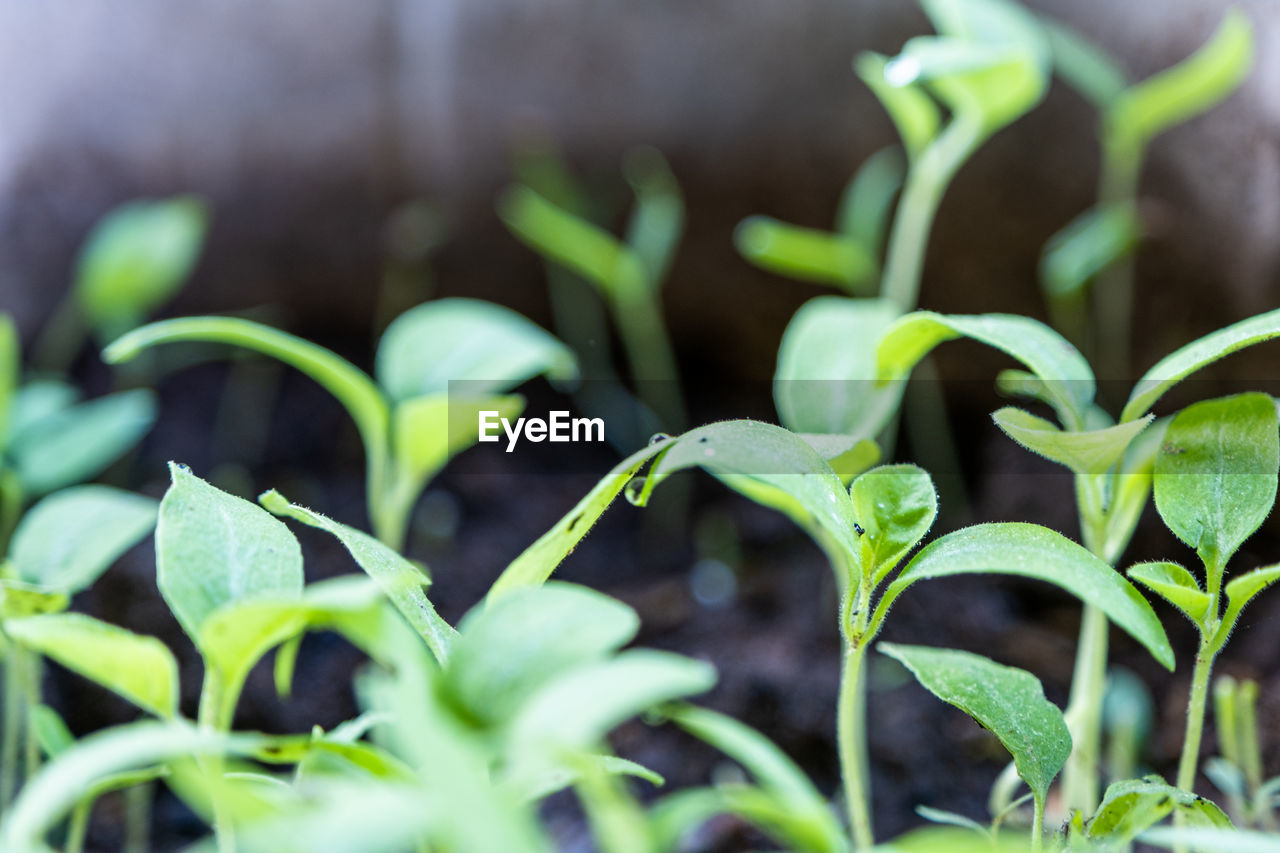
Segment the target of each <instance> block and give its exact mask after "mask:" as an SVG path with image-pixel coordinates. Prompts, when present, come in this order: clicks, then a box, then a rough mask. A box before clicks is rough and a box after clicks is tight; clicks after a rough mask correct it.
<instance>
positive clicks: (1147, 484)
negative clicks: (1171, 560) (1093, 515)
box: [1102, 418, 1170, 564]
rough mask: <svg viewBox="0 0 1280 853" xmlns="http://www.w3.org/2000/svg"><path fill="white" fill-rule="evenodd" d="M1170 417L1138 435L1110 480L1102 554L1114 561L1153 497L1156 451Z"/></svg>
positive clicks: (1158, 421) (1156, 422) (1113, 562)
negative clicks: (1108, 513) (1109, 495)
mask: <svg viewBox="0 0 1280 853" xmlns="http://www.w3.org/2000/svg"><path fill="white" fill-rule="evenodd" d="M1169 420H1170V419H1169V418H1160V419H1158V420H1157V421H1155V422H1154V423H1153V424H1151V426H1149V427H1147V428H1146V429H1145V430H1144V431H1142V432H1141V433H1139V434H1138V437H1137V438H1135V439H1134V440H1133V442H1132V443H1130V445H1129V448H1128V449H1127V450H1126V451H1125V455H1124V459H1122V460H1121V462H1120V469H1119V471H1117V472H1116V474H1115V476H1114V477H1112V480H1111V489H1112V495H1111V506H1112V509H1111V513H1110V515H1109V516H1108V518H1107V529H1106V537H1105V540H1104V543H1103V554H1102V557H1103V559H1104V560H1106V561H1107V562H1109V563H1112V564H1115V563H1116V562H1118V561H1119V559H1120V555H1121V554H1122V553H1123V552H1124V549H1125V548H1126V547H1128V545H1129V540H1130V538H1132V536H1133V531H1134V530H1135V529H1136V528H1137V526H1138V520H1139V519H1140V518H1141V516H1142V511H1143V509H1145V508H1146V506H1147V499H1148V498H1149V497H1151V474H1152V472H1153V471H1154V470H1155V464H1156V454H1157V453H1158V452H1159V450H1160V444H1161V442H1163V441H1164V431H1165V430H1166V429H1167V428H1168V426H1169Z"/></svg>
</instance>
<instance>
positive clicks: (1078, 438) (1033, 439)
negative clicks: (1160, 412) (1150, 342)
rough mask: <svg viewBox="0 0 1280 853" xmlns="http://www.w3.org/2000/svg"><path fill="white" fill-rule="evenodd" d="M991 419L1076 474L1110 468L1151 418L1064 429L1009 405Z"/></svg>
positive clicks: (1030, 446) (1023, 442)
mask: <svg viewBox="0 0 1280 853" xmlns="http://www.w3.org/2000/svg"><path fill="white" fill-rule="evenodd" d="M991 419H992V420H993V421H995V422H996V426H998V427H1000V429H1001V430H1003V431H1004V434H1005V435H1007V436H1009V437H1010V438H1012V439H1013V440H1014V441H1016V442H1018V444H1021V445H1022V446H1023V447H1025V448H1027V449H1028V450H1030V451H1031V452H1033V453H1038V454H1040V455H1041V456H1043V457H1045V458H1046V459H1051V460H1052V461H1054V462H1057V463H1058V464H1059V465H1065V466H1066V467H1067V468H1070V469H1071V470H1072V471H1074V472H1075V473H1077V474H1104V473H1106V472H1107V471H1109V470H1111V467H1112V466H1113V465H1115V464H1116V463H1117V462H1119V461H1120V459H1121V457H1123V456H1124V452H1125V450H1126V449H1128V447H1129V444H1130V443H1131V442H1132V441H1133V440H1134V438H1135V437H1137V435H1138V433H1140V432H1142V430H1144V429H1145V428H1146V427H1147V424H1149V423H1151V421H1152V420H1153V418H1152V416H1150V415H1148V416H1147V417H1145V418H1143V419H1142V420H1137V421H1130V422H1129V423H1124V424H1119V425H1117V426H1113V427H1106V428H1104V429H1095V430H1088V431H1084V432H1064V431H1063V430H1061V429H1060V428H1059V427H1058V426H1057V425H1056V424H1054V423H1051V422H1050V421H1047V420H1045V419H1044V418H1039V417H1036V416H1035V415H1033V414H1031V413H1030V412H1027V411H1025V410H1023V409H1018V408H1014V407H1012V406H1006V407H1005V408H1003V409H999V410H997V411H995V412H993V413H992V415H991Z"/></svg>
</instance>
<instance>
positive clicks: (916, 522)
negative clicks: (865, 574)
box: [849, 465, 938, 584]
mask: <svg viewBox="0 0 1280 853" xmlns="http://www.w3.org/2000/svg"><path fill="white" fill-rule="evenodd" d="M849 494H850V495H851V496H852V498H853V512H854V515H855V516H857V519H858V523H859V524H860V525H861V526H862V533H861V534H860V539H861V540H862V553H863V559H864V562H865V564H864V569H863V570H864V571H871V572H872V573H873V574H872V581H873V583H876V584H878V583H879V582H880V581H881V580H882V579H883V578H884V577H885V576H886V575H888V574H889V573H890V572H891V571H893V569H894V568H895V567H896V566H897V565H898V563H900V562H902V558H903V557H905V556H907V552H909V551H910V550H911V549H912V548H914V547H915V546H916V544H917V543H919V542H920V540H921V539H923V538H924V535H925V534H926V533H928V532H929V528H930V527H932V526H933V520H934V518H936V517H937V515H938V493H937V491H936V490H935V489H934V487H933V479H932V478H931V477H930V476H929V474H928V473H927V472H926V471H925V470H924V469H923V468H918V467H916V466H915V465H881V466H880V467H879V468H872V469H871V470H870V471H868V472H866V473H865V474H863V475H861V476H859V477H858V478H857V479H856V480H854V481H853V486H852V488H851V489H850V490H849Z"/></svg>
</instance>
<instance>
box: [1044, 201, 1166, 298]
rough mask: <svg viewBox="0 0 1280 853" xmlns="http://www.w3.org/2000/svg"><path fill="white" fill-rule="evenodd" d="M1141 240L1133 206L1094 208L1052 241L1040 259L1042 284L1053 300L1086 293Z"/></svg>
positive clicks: (1117, 205)
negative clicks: (1085, 291)
mask: <svg viewBox="0 0 1280 853" xmlns="http://www.w3.org/2000/svg"><path fill="white" fill-rule="evenodd" d="M1141 236H1142V223H1141V222H1140V221H1139V220H1138V216H1137V213H1135V212H1134V210H1133V208H1132V206H1130V205H1127V204H1113V205H1109V206H1105V207H1092V208H1090V209H1089V210H1086V211H1085V212H1084V213H1082V214H1080V215H1079V216H1077V217H1076V218H1075V219H1073V220H1071V222H1070V223H1068V224H1067V226H1066V227H1065V228H1063V229H1062V230H1061V231H1059V232H1058V233H1056V234H1054V235H1053V236H1052V237H1050V238H1049V242H1048V243H1046V244H1045V247H1044V253H1043V254H1042V255H1041V256H1040V283H1041V285H1042V286H1043V287H1044V290H1045V293H1047V294H1048V295H1049V296H1050V297H1052V298H1058V299H1062V298H1068V297H1072V296H1075V295H1077V294H1079V293H1081V292H1083V290H1084V287H1085V285H1086V284H1088V283H1089V282H1090V281H1092V280H1093V278H1094V277H1095V276H1097V275H1098V274H1099V273H1101V272H1102V271H1103V270H1105V269H1106V268H1107V267H1109V266H1111V265H1112V264H1114V263H1115V262H1116V261H1118V260H1119V259H1120V258H1122V257H1124V256H1125V255H1127V254H1129V252H1130V251H1132V249H1133V247H1134V246H1136V245H1137V243H1138V239H1139V238H1140V237H1141Z"/></svg>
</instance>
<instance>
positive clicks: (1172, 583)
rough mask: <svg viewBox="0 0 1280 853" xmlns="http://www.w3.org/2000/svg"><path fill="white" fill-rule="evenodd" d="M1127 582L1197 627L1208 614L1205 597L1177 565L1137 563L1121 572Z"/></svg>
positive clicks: (1196, 584) (1193, 579) (1186, 572)
mask: <svg viewBox="0 0 1280 853" xmlns="http://www.w3.org/2000/svg"><path fill="white" fill-rule="evenodd" d="M1125 574H1127V575H1128V576H1129V577H1130V578H1132V579H1133V580H1135V581H1137V582H1138V583H1140V584H1142V585H1143V586H1145V587H1146V588H1147V589H1149V590H1151V591H1152V592H1154V593H1156V594H1157V595H1159V596H1160V597H1161V598H1163V599H1164V600H1165V601H1167V602H1169V603H1170V604H1172V605H1173V606H1174V607H1176V608H1177V609H1178V610H1181V611H1182V613H1183V614H1184V615H1185V616H1186V617H1187V618H1188V619H1190V620H1191V621H1192V622H1194V623H1195V624H1197V625H1199V624H1200V623H1201V622H1202V621H1203V619H1204V617H1205V616H1206V615H1207V614H1208V612H1209V607H1210V605H1211V603H1212V602H1211V600H1210V598H1209V593H1207V592H1205V591H1204V590H1202V589H1200V584H1199V583H1197V582H1196V579H1195V578H1194V577H1193V576H1192V575H1191V572H1189V571H1187V570H1186V569H1185V568H1183V567H1182V566H1179V565H1178V564H1177V563H1165V562H1160V563H1139V564H1137V565H1136V566H1133V567H1132V568H1130V569H1129V571H1127V572H1125Z"/></svg>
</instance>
